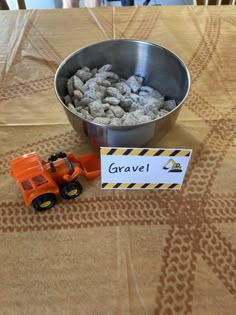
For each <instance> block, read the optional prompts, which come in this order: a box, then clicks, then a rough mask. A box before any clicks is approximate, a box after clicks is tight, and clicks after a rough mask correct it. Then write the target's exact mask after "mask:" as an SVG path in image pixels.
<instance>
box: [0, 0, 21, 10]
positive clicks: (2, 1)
mask: <svg viewBox="0 0 236 315" xmlns="http://www.w3.org/2000/svg"><path fill="white" fill-rule="evenodd" d="M16 2H17V5H18V9H26V6H25V1H24V0H16ZM0 10H10V8H9V5H8V3H7V1H6V0H0Z"/></svg>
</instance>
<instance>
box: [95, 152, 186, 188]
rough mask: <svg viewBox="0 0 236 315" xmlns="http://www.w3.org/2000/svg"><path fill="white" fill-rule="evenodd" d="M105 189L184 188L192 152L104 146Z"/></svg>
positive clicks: (102, 161) (103, 169)
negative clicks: (183, 184)
mask: <svg viewBox="0 0 236 315" xmlns="http://www.w3.org/2000/svg"><path fill="white" fill-rule="evenodd" d="M100 154H101V178H102V189H180V188H181V186H182V183H183V180H184V176H185V173H186V170H187V167H188V164H189V160H190V158H191V154H192V150H191V149H163V148H158V149H153V148H118V147H101V149H100Z"/></svg>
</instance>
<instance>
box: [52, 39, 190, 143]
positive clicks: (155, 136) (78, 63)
mask: <svg viewBox="0 0 236 315" xmlns="http://www.w3.org/2000/svg"><path fill="white" fill-rule="evenodd" d="M104 64H112V71H114V72H115V73H117V74H118V75H119V76H120V77H121V78H128V77H129V76H131V75H134V74H136V75H139V76H142V77H144V78H145V81H144V84H145V85H149V86H151V87H152V88H154V89H156V90H158V91H159V92H160V93H162V94H163V95H165V96H166V98H167V99H175V100H176V103H177V107H176V108H175V109H174V110H172V111H171V112H170V113H169V114H167V115H166V116H163V117H160V118H156V119H155V120H153V121H151V122H148V123H142V124H138V125H132V126H107V125H100V124H97V123H93V122H91V121H88V120H85V119H83V118H82V117H80V116H78V115H76V114H74V113H73V112H72V111H71V110H69V109H68V107H67V106H66V105H65V103H64V97H65V95H66V94H67V88H66V82H67V79H68V78H69V77H71V76H72V75H74V74H75V72H76V71H77V70H78V68H80V67H84V66H87V67H89V68H94V67H100V66H103V65H104ZM54 88H55V92H56V96H57V97H58V99H59V101H60V103H61V105H62V106H63V108H64V110H65V112H66V115H67V117H68V119H69V121H70V123H71V125H72V126H73V128H74V129H75V130H76V131H77V133H78V134H79V135H81V136H85V137H87V138H88V139H89V140H90V142H91V143H92V145H94V146H95V147H101V146H113V147H116V146H117V147H141V146H144V145H148V144H149V145H150V144H151V143H154V142H155V143H157V142H158V140H160V139H161V138H162V137H163V136H164V135H165V134H166V133H167V132H168V131H169V130H170V129H171V128H172V127H173V125H174V123H175V121H176V119H177V116H178V114H179V112H180V109H181V107H182V105H183V102H184V101H185V99H186V97H187V96H188V93H189V89H190V75H189V71H188V69H187V67H186V65H185V64H184V62H183V61H182V60H181V59H180V58H179V57H178V56H177V55H175V54H174V53H173V52H171V51H169V50H168V49H166V48H163V47H161V46H159V45H156V44H152V43H148V42H144V41H139V40H126V39H118V40H108V41H103V42H98V43H95V44H92V45H89V46H86V47H84V48H81V49H79V50H77V51H76V52H74V53H73V54H71V55H70V56H69V57H67V58H66V59H65V60H64V61H63V62H62V63H61V65H60V66H59V68H58V69H57V72H56V75H55V80H54Z"/></svg>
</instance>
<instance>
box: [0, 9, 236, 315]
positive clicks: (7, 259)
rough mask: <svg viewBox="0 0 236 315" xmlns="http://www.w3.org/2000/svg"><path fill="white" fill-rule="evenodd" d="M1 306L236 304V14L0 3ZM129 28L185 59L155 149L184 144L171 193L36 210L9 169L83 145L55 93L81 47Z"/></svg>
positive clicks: (51, 309) (196, 310) (202, 310)
mask: <svg viewBox="0 0 236 315" xmlns="http://www.w3.org/2000/svg"><path fill="white" fill-rule="evenodd" d="M0 30H1V33H0V47H1V50H0V83H1V89H0V148H1V152H0V155H1V158H0V232H1V233H0V279H1V281H0V313H1V314H17V315H20V314H34V315H37V314H66V315H67V314H86V315H90V314H99V315H100V314H102V315H105V314H107V315H108V314H109V315H110V314H119V315H120V314H135V315H138V314H156V315H157V314H158V315H164V314H165V315H172V314H175V315H177V314H178V315H189V314H193V315H203V314H204V315H222V314H224V315H233V314H235V309H236V300H235V295H236V229H235V228H236V226H235V222H236V202H235V200H236V199H235V197H236V178H235V174H236V173H235V171H236V163H235V158H236V148H235V130H236V128H235V102H236V83H235V81H236V74H235V69H236V11H235V8H234V7H231V6H225V7H216V6H214V7H201V6H199V7H188V6H183V7H179V6H178V7H127V8H111V7H109V8H95V9H72V10H42V11H15V12H14V11H12V12H0ZM112 38H135V39H141V40H147V41H151V42H154V43H158V44H160V45H163V46H165V47H167V48H169V49H171V50H172V51H174V52H175V53H176V54H178V55H179V56H180V57H181V58H182V59H183V60H184V61H185V62H186V64H187V66H188V68H189V70H190V73H191V77H192V88H191V93H190V95H189V97H188V99H187V101H186V103H185V105H184V106H183V110H182V111H181V114H180V116H179V117H178V120H177V123H176V125H175V127H174V128H173V129H172V130H171V131H170V132H169V133H168V135H167V136H165V138H163V139H162V140H161V141H160V142H159V143H157V147H167V148H168V147H170V148H191V149H193V156H192V158H191V162H190V166H189V168H188V171H187V174H186V177H185V180H184V185H183V187H182V189H181V190H180V191H167V190H160V191H154V190H142V191H127V190H122V191H116V190H113V191H110V190H101V189H100V179H99V178H98V179H96V180H94V181H89V182H88V181H86V180H84V179H81V183H82V185H83V187H84V191H83V193H82V195H81V197H80V198H77V199H76V200H74V201H60V202H59V203H58V204H57V205H56V207H55V208H54V209H51V210H50V211H48V212H45V213H34V212H33V211H32V209H31V208H27V207H25V205H24V202H23V198H22V195H21V193H20V191H19V188H18V186H17V185H16V184H15V182H14V180H13V179H12V178H11V176H10V175H9V163H10V161H11V160H12V159H13V158H15V157H17V156H20V155H22V154H24V153H28V152H31V151H36V152H38V153H39V154H40V156H42V157H43V158H45V159H46V158H47V157H48V156H49V155H51V153H54V152H57V151H65V152H69V151H72V152H74V153H75V154H77V155H78V154H84V153H89V152H91V147H90V146H89V144H87V143H85V142H84V141H83V140H82V139H81V138H80V137H79V136H78V135H77V134H76V133H75V132H74V131H73V130H72V128H71V126H70V125H69V123H68V121H67V118H66V116H65V114H64V112H63V110H62V108H61V106H60V105H59V102H58V100H57V99H56V97H55V95H54V91H53V77H54V74H55V71H56V68H57V67H58V65H59V63H60V62H61V61H62V60H63V59H64V58H65V57H66V56H67V55H69V54H70V53H72V52H73V51H74V50H76V49H78V48H80V47H82V46H85V45H87V44H90V43H93V42H96V41H101V40H106V39H112Z"/></svg>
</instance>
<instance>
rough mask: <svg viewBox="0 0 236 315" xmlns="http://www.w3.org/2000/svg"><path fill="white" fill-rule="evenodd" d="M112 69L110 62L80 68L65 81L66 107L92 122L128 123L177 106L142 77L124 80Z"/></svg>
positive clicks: (107, 123) (139, 120) (146, 119)
mask: <svg viewBox="0 0 236 315" xmlns="http://www.w3.org/2000/svg"><path fill="white" fill-rule="evenodd" d="M111 70H112V66H111V65H110V64H107V65H104V66H102V67H101V68H99V69H97V68H94V69H92V70H91V69H89V68H88V67H83V68H81V69H79V70H78V71H77V72H76V73H75V75H73V76H72V77H71V78H69V79H68V81H67V91H68V95H66V96H65V99H64V101H65V104H66V105H67V106H68V108H69V109H70V110H71V111H72V112H73V113H75V114H77V115H78V116H80V117H82V118H85V119H87V120H90V121H92V122H94V123H98V124H104V125H111V126H127V125H136V124H140V123H145V122H149V121H151V120H154V119H156V118H158V117H162V116H164V115H166V114H168V113H169V112H170V111H172V110H173V109H174V108H175V107H176V102H175V100H166V101H165V97H164V96H163V95H162V94H160V93H159V92H158V91H156V90H155V89H153V88H151V87H149V86H145V85H143V81H144V79H143V78H142V77H140V76H137V75H132V76H131V77H129V78H128V79H127V80H125V79H122V78H119V76H118V75H117V74H116V73H114V72H112V71H111Z"/></svg>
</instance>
